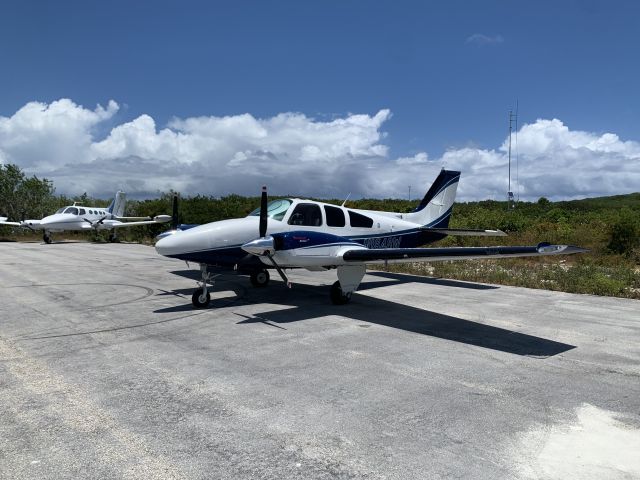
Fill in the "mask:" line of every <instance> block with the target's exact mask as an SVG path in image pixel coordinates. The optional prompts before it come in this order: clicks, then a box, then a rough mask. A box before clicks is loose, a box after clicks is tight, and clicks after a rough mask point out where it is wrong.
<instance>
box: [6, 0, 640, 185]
mask: <svg viewBox="0 0 640 480" xmlns="http://www.w3.org/2000/svg"><path fill="white" fill-rule="evenodd" d="M639 46H640V3H638V2H633V1H628V2H616V1H614V2H606V3H605V2H591V1H537V2H525V1H492V2H457V1H446V2H445V1H441V2H426V1H397V0H396V1H378V2H365V1H349V0H343V1H323V2H319V1H318V2H311V1H295V2H294V1H273V2H267V1H226V2H221V1H219V2H213V1H210V2H204V1H203V2H196V1H180V2H177V1H175V2H167V1H154V2H143V1H138V2H131V1H127V2H121V1H109V2H89V1H86V0H85V1H60V2H49V1H37V2H36V1H28V0H27V1H25V0H21V1H11V2H3V3H2V6H1V7H0V64H1V65H2V74H0V98H2V102H1V103H0V118H2V117H4V118H10V117H11V116H12V115H14V114H15V113H16V112H17V111H18V110H19V109H20V108H22V107H23V106H24V105H26V104H27V103H28V102H32V101H38V102H42V103H44V104H49V103H51V102H54V101H56V100H59V99H62V98H68V99H71V100H72V101H73V102H75V103H76V104H77V105H81V106H83V107H86V108H88V109H93V108H95V106H96V104H101V105H103V106H106V105H107V103H108V102H109V100H111V99H113V100H115V101H116V102H117V103H118V106H119V108H118V109H117V112H115V113H114V114H113V115H111V116H110V117H109V118H108V119H106V120H104V121H101V122H99V123H97V124H95V125H93V126H92V130H91V133H92V135H94V136H95V139H96V140H100V139H102V137H104V136H106V135H108V134H109V132H110V131H111V129H112V128H113V127H115V126H117V125H121V124H123V123H126V122H130V121H132V120H134V119H136V118H138V117H139V116H140V115H143V114H146V115H149V116H150V117H152V118H153V119H154V120H155V123H156V126H157V128H158V129H161V128H164V127H166V126H167V125H168V124H169V122H170V121H171V120H172V119H173V118H175V117H177V118H181V119H185V118H190V117H199V116H216V117H222V116H235V115H240V114H244V113H249V114H251V115H252V116H253V117H255V118H257V119H265V118H271V117H274V116H276V115H278V114H280V113H283V112H300V113H302V114H304V115H305V116H306V117H308V118H312V119H315V120H317V121H322V122H328V121H331V120H332V119H335V118H345V117H348V116H349V115H350V114H366V115H370V116H374V115H376V113H377V112H379V111H380V110H381V109H389V110H390V111H391V113H392V115H391V116H390V117H389V118H388V119H387V120H386V121H385V122H384V126H383V127H381V129H380V131H382V132H384V133H385V135H386V136H384V139H383V140H381V141H382V142H383V143H384V144H385V145H386V146H387V147H388V149H389V150H388V153H387V155H388V156H389V157H390V158H396V157H405V156H413V155H416V154H419V153H420V152H427V153H428V157H429V158H430V159H431V158H440V157H441V156H442V155H443V154H444V153H445V152H446V151H448V150H451V149H462V148H465V147H473V148H479V149H497V148H499V147H500V145H501V144H502V142H503V141H504V139H505V135H506V132H507V113H508V110H509V108H512V107H513V106H515V102H516V99H518V101H519V105H520V123H521V124H526V123H533V122H535V121H536V119H549V120H550V119H554V118H557V119H560V120H561V121H562V122H563V124H564V125H565V126H567V127H568V128H569V129H570V130H571V131H584V132H590V133H593V134H596V135H598V134H603V133H606V132H613V133H615V134H616V135H618V136H619V139H620V140H622V141H625V140H633V141H637V140H639V139H640V132H639V131H638V125H640V96H639V95H638V93H637V92H638V85H640V62H638V60H637V58H638V52H637V50H638V47H639ZM0 147H1V146H0ZM7 151H8V150H7ZM5 157H7V158H9V159H11V158H13V157H10V156H9V155H8V154H7V155H5ZM568 195H571V192H568ZM578 195H579V194H578Z"/></svg>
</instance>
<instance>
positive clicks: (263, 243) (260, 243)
mask: <svg viewBox="0 0 640 480" xmlns="http://www.w3.org/2000/svg"><path fill="white" fill-rule="evenodd" d="M267 222H268V215H267V186H266V185H263V186H262V195H261V197H260V225H259V227H258V235H259V238H257V239H256V240H253V241H251V242H249V243H246V244H244V245H243V246H242V249H243V250H244V251H245V252H248V253H250V254H252V255H256V256H258V257H261V256H265V257H267V258H268V259H269V262H271V264H272V265H273V267H274V268H275V269H276V270H277V272H278V274H279V275H280V278H282V281H283V282H284V284H285V285H286V286H287V287H288V288H291V282H290V281H289V279H288V278H287V275H286V274H285V273H284V271H283V270H282V268H280V265H278V264H277V263H276V261H275V259H274V258H273V255H274V254H275V253H276V247H275V240H274V238H273V237H272V236H271V235H269V236H267Z"/></svg>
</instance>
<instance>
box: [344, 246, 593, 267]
mask: <svg viewBox="0 0 640 480" xmlns="http://www.w3.org/2000/svg"><path fill="white" fill-rule="evenodd" d="M583 252H588V250H587V249H585V248H581V247H576V246H574V245H551V244H548V243H540V244H538V245H537V246H518V247H447V248H378V249H370V248H353V249H346V250H343V252H342V259H343V260H344V261H345V262H347V263H411V262H438V261H445V260H478V259H487V258H512V257H538V256H543V255H568V254H572V253H583Z"/></svg>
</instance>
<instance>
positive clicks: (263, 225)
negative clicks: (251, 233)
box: [259, 185, 267, 238]
mask: <svg viewBox="0 0 640 480" xmlns="http://www.w3.org/2000/svg"><path fill="white" fill-rule="evenodd" d="M259 233H260V238H262V237H264V236H265V235H266V234H267V186H266V185H263V186H262V197H261V198H260V232H259Z"/></svg>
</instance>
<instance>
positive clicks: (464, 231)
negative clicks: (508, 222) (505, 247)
mask: <svg viewBox="0 0 640 480" xmlns="http://www.w3.org/2000/svg"><path fill="white" fill-rule="evenodd" d="M420 230H422V231H423V232H431V233H440V234H443V235H455V236H458V237H506V236H507V234H506V233H504V232H503V231H502V230H475V229H468V228H429V227H422V228H421V229H420Z"/></svg>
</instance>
